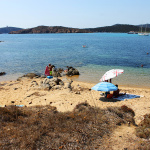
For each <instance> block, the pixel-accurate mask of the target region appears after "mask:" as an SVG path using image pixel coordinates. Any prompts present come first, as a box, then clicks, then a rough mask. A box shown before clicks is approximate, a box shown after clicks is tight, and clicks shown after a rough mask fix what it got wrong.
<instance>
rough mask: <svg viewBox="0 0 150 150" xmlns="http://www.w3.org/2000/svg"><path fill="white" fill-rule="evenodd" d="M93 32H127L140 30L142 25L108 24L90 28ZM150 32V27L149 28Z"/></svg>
mask: <svg viewBox="0 0 150 150" xmlns="http://www.w3.org/2000/svg"><path fill="white" fill-rule="evenodd" d="M88 30H89V31H91V32H120V33H127V32H129V31H135V32H139V31H140V27H139V26H134V25H126V24H116V25H113V26H106V27H98V28H89V29H88ZM147 31H149V32H150V28H148V29H147Z"/></svg>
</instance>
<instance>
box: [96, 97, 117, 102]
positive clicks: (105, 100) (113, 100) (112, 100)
mask: <svg viewBox="0 0 150 150" xmlns="http://www.w3.org/2000/svg"><path fill="white" fill-rule="evenodd" d="M99 100H100V101H102V102H118V101H120V100H117V99H113V98H111V99H108V98H105V97H101V98H100V99H99Z"/></svg>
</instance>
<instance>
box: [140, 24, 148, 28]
mask: <svg viewBox="0 0 150 150" xmlns="http://www.w3.org/2000/svg"><path fill="white" fill-rule="evenodd" d="M137 26H139V27H144V28H145V27H146V28H150V24H140V25H137Z"/></svg>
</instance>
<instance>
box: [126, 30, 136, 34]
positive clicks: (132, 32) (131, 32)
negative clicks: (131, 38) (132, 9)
mask: <svg viewBox="0 0 150 150" xmlns="http://www.w3.org/2000/svg"><path fill="white" fill-rule="evenodd" d="M128 34H138V32H134V31H130V32H128Z"/></svg>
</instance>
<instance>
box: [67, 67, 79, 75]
mask: <svg viewBox="0 0 150 150" xmlns="http://www.w3.org/2000/svg"><path fill="white" fill-rule="evenodd" d="M67 68H68V72H67V73H66V75H68V76H73V75H79V71H78V70H77V69H76V68H73V67H67Z"/></svg>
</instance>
